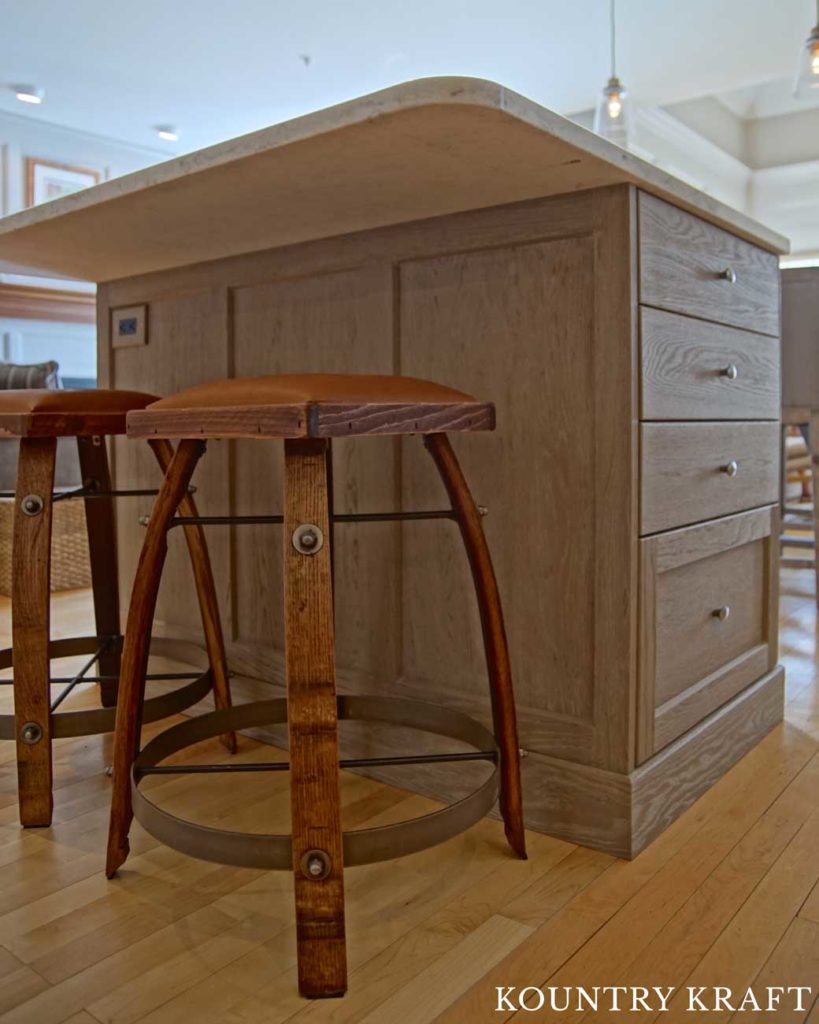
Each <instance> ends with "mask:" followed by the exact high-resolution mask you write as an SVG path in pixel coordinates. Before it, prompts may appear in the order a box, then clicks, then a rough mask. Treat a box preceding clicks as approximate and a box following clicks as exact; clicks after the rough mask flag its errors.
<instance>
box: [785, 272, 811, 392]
mask: <svg viewBox="0 0 819 1024" xmlns="http://www.w3.org/2000/svg"><path fill="white" fill-rule="evenodd" d="M817 324H819V267H798V268H797V267H795V268H792V269H790V268H789V269H787V270H783V271H782V404H783V405H784V406H796V405H804V406H808V407H811V406H816V405H817V403H819V333H817Z"/></svg>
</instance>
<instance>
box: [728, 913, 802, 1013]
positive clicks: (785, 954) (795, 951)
mask: <svg viewBox="0 0 819 1024" xmlns="http://www.w3.org/2000/svg"><path fill="white" fill-rule="evenodd" d="M817 978H819V924H816V923H815V922H814V921H808V920H807V919H806V918H802V917H796V918H794V920H793V921H791V923H790V925H789V926H788V930H787V931H786V932H785V934H784V935H783V936H782V941H781V942H780V943H779V945H778V946H777V947H776V949H775V950H774V951H773V953H771V955H770V957H769V958H768V960H767V962H766V964H765V966H764V967H763V968H762V970H761V971H760V972H759V974H758V975H757V976H756V978H755V979H754V985H753V987H754V991H755V992H763V991H765V990H766V988H767V986H774V985H782V984H785V985H804V986H806V987H808V988H811V989H812V990H813V993H812V996H810V997H808V998H807V1000H806V1002H805V1007H806V1009H805V1011H804V1013H802V1012H798V1011H797V1010H795V1009H792V1008H790V1007H789V1008H788V1011H787V1012H785V1013H781V1014H779V1013H778V1014H777V1016H778V1017H779V1018H780V1020H782V1019H784V1020H786V1021H788V1024H790V1022H796V1021H803V1020H805V1019H807V1017H808V1014H809V1013H810V1010H811V1006H812V1004H813V1003H814V1002H815V1001H816V1000H817V999H819V991H817V986H816V981H817ZM783 979H784V980H783ZM742 1016H743V1015H742V1014H734V1015H733V1016H732V1017H731V1020H738V1019H742Z"/></svg>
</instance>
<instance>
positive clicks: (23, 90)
mask: <svg viewBox="0 0 819 1024" xmlns="http://www.w3.org/2000/svg"><path fill="white" fill-rule="evenodd" d="M11 88H12V91H13V92H14V95H15V96H16V97H17V99H18V100H19V101H20V102H21V103H42V102H43V100H44V99H45V89H40V88H39V87H38V86H36V85H13V86H12V87H11Z"/></svg>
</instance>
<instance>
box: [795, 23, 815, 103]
mask: <svg viewBox="0 0 819 1024" xmlns="http://www.w3.org/2000/svg"><path fill="white" fill-rule="evenodd" d="M813 89H819V25H817V26H816V28H814V30H813V31H812V32H811V34H810V35H809V36H808V38H807V39H806V40H805V43H804V45H803V47H802V50H801V52H800V54H799V66H798V68H797V70H796V88H795V90H794V92H795V94H796V95H797V96H807V95H809V94H810V93H811V91H812V90H813Z"/></svg>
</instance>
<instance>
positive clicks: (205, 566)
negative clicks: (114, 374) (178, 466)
mask: <svg viewBox="0 0 819 1024" xmlns="http://www.w3.org/2000/svg"><path fill="white" fill-rule="evenodd" d="M149 444H150V446H151V448H152V449H153V453H154V455H155V456H156V461H157V462H158V463H159V467H160V469H161V470H162V472H163V473H167V471H168V466H170V464H171V459H172V458H173V445H172V444H171V442H170V441H166V440H159V439H157V440H155V441H150V442H149ZM179 514H180V515H182V516H195V515H197V514H198V513H197V511H196V503H195V501H194V500H193V498H192V496H191V495H190V494H189V493H188V492H187V491H185V494H184V495H183V497H182V500H181V502H180V503H179ZM183 529H184V532H185V541H186V543H187V545H188V554H189V555H190V560H191V568H192V569H193V578H194V581H195V583H196V596H197V598H198V600H199V611H200V614H201V616H202V630H203V632H204V634H205V647H206V649H207V652H208V661H209V662H210V672H211V678H212V680H213V701H214V704H215V705H216V707H217V708H229V707H230V705H231V701H230V679H229V675H228V665H227V655H226V654H225V640H224V635H223V633H222V622H221V618H220V616H219V602H218V601H217V599H216V588H215V587H214V585H213V570H212V569H211V564H210V555H209V554H208V546H207V542H206V541H205V531H204V530H203V529H202V527H201V526H185V527H183ZM221 740H222V743H223V745H224V746H225V747H227V749H228V750H229V751H230V752H231V754H235V753H236V733H233V732H229V733H226V734H225V735H224V736H222V737H221Z"/></svg>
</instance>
